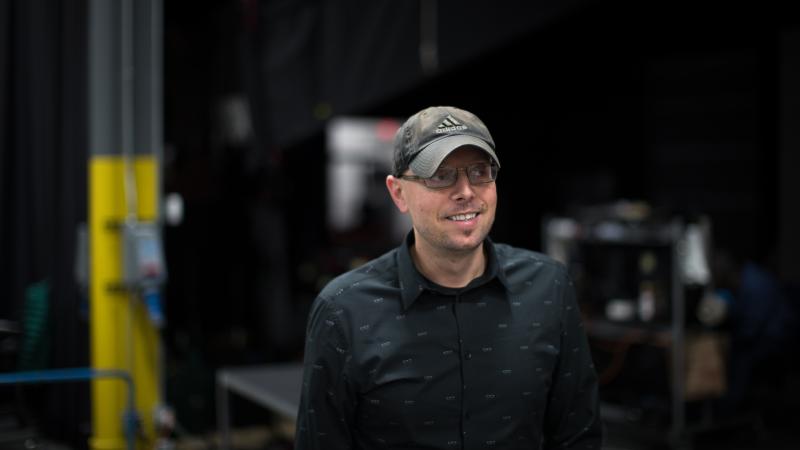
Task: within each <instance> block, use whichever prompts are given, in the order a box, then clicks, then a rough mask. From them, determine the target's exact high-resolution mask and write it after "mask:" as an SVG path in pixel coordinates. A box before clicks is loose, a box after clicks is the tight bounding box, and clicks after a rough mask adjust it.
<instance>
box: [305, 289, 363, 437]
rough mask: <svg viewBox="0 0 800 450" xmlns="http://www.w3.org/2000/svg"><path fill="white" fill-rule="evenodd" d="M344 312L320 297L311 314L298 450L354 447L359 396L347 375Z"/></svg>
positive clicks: (347, 361)
mask: <svg viewBox="0 0 800 450" xmlns="http://www.w3.org/2000/svg"><path fill="white" fill-rule="evenodd" d="M337 312H338V313H339V314H337ZM340 313H341V310H339V311H336V310H335V308H333V307H332V305H331V303H330V302H329V301H327V300H326V299H324V298H323V297H318V298H317V299H316V301H315V302H314V304H313V306H312V308H311V312H310V314H309V320H308V327H307V331H306V345H305V353H304V361H303V365H304V368H303V386H302V391H301V397H300V408H299V411H298V416H297V428H296V432H295V449H296V450H312V449H315V450H316V449H320V450H340V449H350V448H352V447H353V445H352V442H353V440H352V429H353V423H354V419H353V418H354V415H355V407H356V397H355V395H354V390H353V389H352V388H351V382H350V379H349V378H348V375H347V367H348V364H349V362H350V360H351V356H350V355H351V354H350V346H349V345H348V342H347V339H346V336H347V334H346V333H345V331H344V330H345V329H346V328H345V324H344V323H343V319H342V314H340Z"/></svg>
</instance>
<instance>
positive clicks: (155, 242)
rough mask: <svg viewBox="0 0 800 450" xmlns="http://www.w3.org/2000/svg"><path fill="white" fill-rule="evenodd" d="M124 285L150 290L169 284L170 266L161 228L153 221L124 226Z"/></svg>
mask: <svg viewBox="0 0 800 450" xmlns="http://www.w3.org/2000/svg"><path fill="white" fill-rule="evenodd" d="M123 242H124V254H123V266H124V267H123V282H124V283H125V286H127V287H128V288H131V289H140V290H144V289H148V288H152V287H155V286H159V285H161V284H163V283H164V282H165V281H166V278H167V273H166V264H165V262H164V250H163V246H162V243H161V233H160V230H159V227H158V225H157V224H156V223H153V222H136V223H126V224H125V225H123Z"/></svg>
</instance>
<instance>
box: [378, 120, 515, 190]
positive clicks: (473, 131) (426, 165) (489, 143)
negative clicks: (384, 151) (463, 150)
mask: <svg viewBox="0 0 800 450" xmlns="http://www.w3.org/2000/svg"><path fill="white" fill-rule="evenodd" d="M465 145H472V146H475V147H478V148H480V149H481V150H483V151H485V152H486V153H488V154H489V156H491V157H492V160H493V161H494V163H495V164H497V167H500V160H498V159H497V155H496V154H495V152H494V140H493V139H492V135H491V134H489V130H488V129H487V128H486V125H484V124H483V122H482V121H481V119H479V118H478V116H476V115H475V114H472V113H471V112H469V111H465V110H463V109H459V108H456V107H453V106H431V107H429V108H425V109H423V110H422V111H419V112H417V113H416V114H414V115H413V116H411V117H409V118H408V120H406V121H405V123H404V124H403V125H402V126H401V127H400V128H399V129H398V130H397V133H396V134H395V136H394V166H393V168H392V171H393V174H394V175H395V176H400V175H402V174H403V172H405V170H406V169H407V168H410V169H411V170H412V171H413V172H414V174H415V175H417V176H419V177H422V178H430V177H431V176H433V174H434V172H436V169H438V168H439V165H440V164H441V163H442V161H444V159H445V158H446V157H447V155H449V154H450V152H452V151H453V150H455V149H457V148H459V147H463V146H465Z"/></svg>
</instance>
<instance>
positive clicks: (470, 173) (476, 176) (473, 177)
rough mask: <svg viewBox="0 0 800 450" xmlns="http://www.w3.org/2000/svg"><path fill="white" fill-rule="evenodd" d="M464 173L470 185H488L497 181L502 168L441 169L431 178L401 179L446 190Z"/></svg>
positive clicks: (403, 176) (494, 166)
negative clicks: (459, 174)
mask: <svg viewBox="0 0 800 450" xmlns="http://www.w3.org/2000/svg"><path fill="white" fill-rule="evenodd" d="M462 170H463V171H464V172H466V174H467V179H468V180H469V182H470V184H487V183H491V182H492V181H494V180H496V179H497V172H498V171H500V168H499V167H497V166H496V165H494V164H489V163H478V164H472V165H469V166H467V167H440V168H439V169H438V170H437V171H436V172H435V173H434V174H433V176H431V177H430V178H422V177H418V176H416V175H401V176H400V178H402V179H404V180H411V181H421V182H422V183H423V184H424V185H425V186H426V187H428V188H430V189H444V188H447V187H450V186H452V185H454V184H456V181H457V180H458V173H459V172H460V171H462Z"/></svg>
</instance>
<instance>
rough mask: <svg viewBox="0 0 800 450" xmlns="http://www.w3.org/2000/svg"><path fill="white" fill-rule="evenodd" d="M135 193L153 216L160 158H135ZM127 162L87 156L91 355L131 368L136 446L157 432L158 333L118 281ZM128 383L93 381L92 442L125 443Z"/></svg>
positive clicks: (99, 447) (102, 446)
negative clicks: (137, 429) (137, 432)
mask: <svg viewBox="0 0 800 450" xmlns="http://www.w3.org/2000/svg"><path fill="white" fill-rule="evenodd" d="M133 164H134V173H135V178H136V188H137V194H138V211H137V218H138V220H140V221H153V220H155V219H156V216H157V212H158V208H157V192H158V184H157V183H158V164H157V160H156V158H155V157H154V156H153V155H136V157H135V158H134V161H133ZM124 175H125V168H124V161H123V158H122V157H121V156H119V155H96V156H93V157H92V158H91V159H90V163H89V229H90V260H91V274H92V276H91V284H90V289H91V291H90V292H91V312H90V319H91V320H90V333H91V359H92V367H93V368H96V369H121V370H125V371H127V372H129V373H130V375H131V377H132V379H133V382H134V386H135V387H136V398H135V401H136V405H135V406H136V411H137V413H138V415H139V419H140V420H141V425H142V426H141V429H140V438H139V439H138V440H137V448H151V447H152V444H153V442H154V440H155V428H154V424H153V414H154V411H155V408H156V406H157V405H159V404H160V402H161V398H160V389H159V377H160V368H159V354H158V352H159V335H158V330H157V329H156V328H155V327H154V326H153V325H152V323H151V322H150V318H149V316H148V314H147V311H146V308H145V306H144V304H143V302H141V300H140V299H139V298H137V296H136V294H135V293H134V292H131V291H129V290H126V289H123V286H122V285H121V280H122V270H123V267H122V257H123V255H122V234H121V230H122V228H121V225H122V224H123V223H124V221H125V219H126V216H127V208H126V203H125V195H124V183H123V179H124ZM126 392H127V391H126V386H125V385H124V384H123V383H122V382H120V381H117V380H108V379H98V380H95V381H93V382H92V411H93V435H92V437H91V439H90V441H89V445H90V447H91V448H93V449H96V450H107V449H108V450H110V449H125V448H126V445H127V443H126V440H125V428H124V427H125V424H124V414H125V408H126V406H127V405H126Z"/></svg>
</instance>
